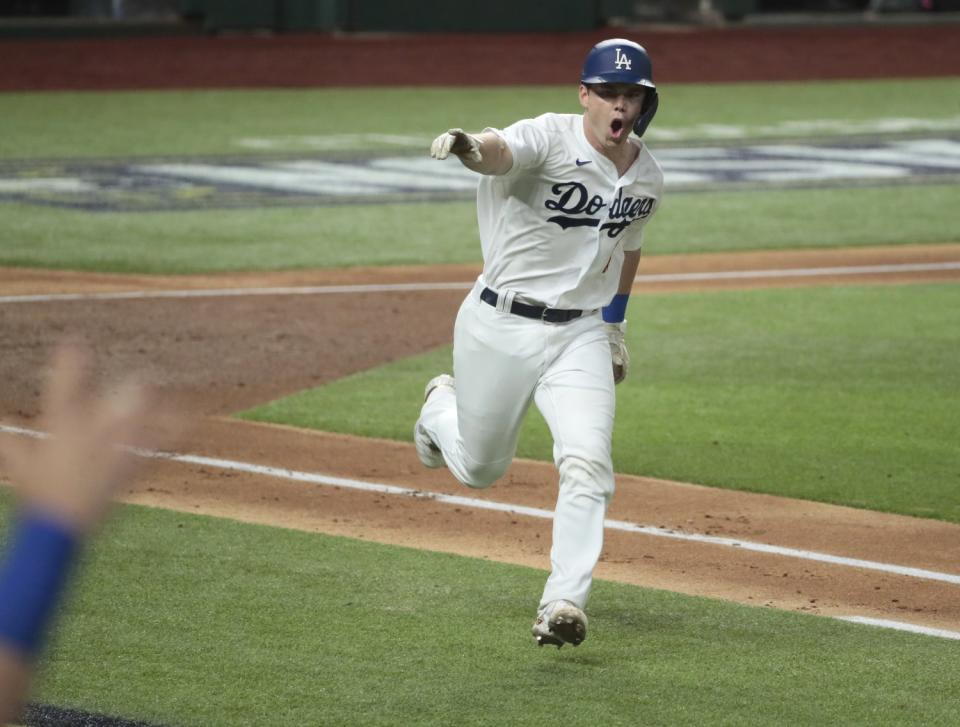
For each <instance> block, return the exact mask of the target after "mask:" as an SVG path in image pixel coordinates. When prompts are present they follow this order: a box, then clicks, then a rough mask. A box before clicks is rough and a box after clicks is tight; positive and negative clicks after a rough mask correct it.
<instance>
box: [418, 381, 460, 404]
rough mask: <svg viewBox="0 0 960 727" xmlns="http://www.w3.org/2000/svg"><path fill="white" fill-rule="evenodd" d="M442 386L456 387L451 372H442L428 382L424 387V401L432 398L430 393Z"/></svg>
mask: <svg viewBox="0 0 960 727" xmlns="http://www.w3.org/2000/svg"><path fill="white" fill-rule="evenodd" d="M440 386H446V387H448V388H451V389H456V388H457V387H456V384H454V382H453V377H452V376H451V375H450V374H440V375H439V376H434V377H433V378H432V379H430V380H429V381H428V382H427V385H426V386H425V387H424V388H423V403H424V404H426V403H427V399H429V398H430V394H432V393H433V390H434V389H436V388H437V387H440Z"/></svg>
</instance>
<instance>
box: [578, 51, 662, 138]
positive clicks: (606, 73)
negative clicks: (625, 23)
mask: <svg viewBox="0 0 960 727" xmlns="http://www.w3.org/2000/svg"><path fill="white" fill-rule="evenodd" d="M580 83H582V84H584V85H586V86H589V85H591V84H597V83H629V84H631V85H634V86H644V87H645V88H647V89H649V90H648V91H647V95H646V98H645V99H644V101H643V110H642V111H641V113H640V118H638V119H637V121H636V123H635V124H634V125H633V133H635V134H636V135H637V136H643V132H644V131H646V130H647V127H648V126H649V125H650V122H651V121H653V116H654V114H656V113H657V107H658V106H659V105H660V97H659V96H658V95H657V86H656V84H655V83H654V82H653V64H652V63H651V62H650V56H649V55H647V51H646V50H645V49H644V47H643V46H642V45H638V44H637V43H634V42H633V41H632V40H626V39H625V38H611V39H610V40H604V41H601V42H600V43H597V44H596V45H595V46H593V48H591V49H590V52H589V53H587V57H586V59H585V60H584V61H583V72H582V73H581V74H580Z"/></svg>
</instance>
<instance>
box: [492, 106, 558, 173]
mask: <svg viewBox="0 0 960 727" xmlns="http://www.w3.org/2000/svg"><path fill="white" fill-rule="evenodd" d="M484 131H492V132H493V133H494V134H496V135H497V136H499V137H500V138H501V139H503V140H504V141H505V142H507V146H508V147H510V153H511V154H512V155H513V166H512V167H511V168H510V171H509V172H507V174H506V175H504V176H510V175H513V174H516V173H517V172H520V171H522V170H525V169H535V168H536V167H539V166H540V165H542V164H543V162H544V161H545V160H546V158H547V153H548V152H549V150H550V137H549V135H548V134H547V131H546V129H545V128H544V127H543V125H542V124H541V123H540V122H539V120H538V119H524V120H523V121H517V122H516V123H514V124H511V125H510V126H508V127H507V128H505V129H493V128H486V129H484Z"/></svg>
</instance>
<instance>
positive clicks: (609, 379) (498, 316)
mask: <svg viewBox="0 0 960 727" xmlns="http://www.w3.org/2000/svg"><path fill="white" fill-rule="evenodd" d="M482 289H483V284H482V283H481V282H479V281H478V284H477V286H475V287H474V289H473V290H472V291H471V293H470V294H469V295H468V296H467V298H466V300H465V301H464V302H463V304H462V305H461V306H460V312H459V313H458V315H457V322H456V326H455V328H454V343H453V360H454V361H453V365H454V377H455V379H456V393H454V392H453V391H452V390H450V389H449V388H447V387H439V388H437V389H436V390H434V392H433V394H432V395H431V396H430V398H429V399H428V400H427V402H426V403H425V404H424V406H423V410H422V412H421V418H420V421H421V424H422V425H423V427H424V428H425V429H426V431H427V433H428V434H429V435H430V437H431V439H433V441H434V442H435V443H436V444H437V446H438V447H440V450H441V451H442V453H443V457H444V460H445V461H446V463H447V467H448V468H449V469H450V471H451V472H452V473H453V475H454V476H455V477H456V478H457V479H458V480H460V481H461V482H462V483H464V484H465V485H468V486H470V487H477V488H482V487H487V486H489V485H490V484H492V483H493V482H494V481H495V480H496V479H498V478H499V477H501V476H502V475H503V474H504V473H505V472H506V471H507V468H508V467H509V465H510V462H511V460H512V459H513V456H514V454H515V452H516V448H517V437H518V435H519V431H520V424H521V421H522V420H523V417H524V415H525V414H526V411H527V408H528V407H529V406H530V403H531V401H533V402H536V405H537V408H538V409H539V410H540V412H541V413H542V414H543V417H544V419H545V420H546V422H547V424H548V425H549V427H550V432H551V434H552V435H553V442H554V445H553V457H554V462H555V463H556V465H557V467H558V469H559V471H560V488H559V495H558V498H557V505H556V509H555V510H554V517H553V545H552V549H551V551H550V562H551V566H552V569H551V573H550V577H549V578H548V579H547V584H546V587H545V589H544V592H543V597H542V598H541V601H540V604H541V605H544V604H546V603H549V602H550V601H553V600H556V599H558V598H564V599H566V600H568V601H572V602H573V603H575V604H577V606H579V607H580V608H583V607H584V606H585V605H586V601H587V596H588V595H589V593H590V585H591V582H592V577H593V569H594V567H595V566H596V563H597V560H598V559H599V557H600V551H601V549H602V547H603V520H604V516H605V513H606V508H607V504H608V503H609V501H610V498H611V497H612V496H613V489H614V479H613V463H612V459H611V453H610V451H611V446H610V440H611V436H612V432H613V417H614V409H615V401H616V397H615V393H614V384H613V373H612V367H611V360H610V347H609V344H608V342H607V336H606V332H605V330H604V328H603V322H602V319H601V317H600V314H599V312H597V313H594V314H588V315H584V316H582V317H580V318H577V319H574V320H572V321H570V322H568V323H558V324H551V323H544V322H542V321H539V320H533V319H529V318H523V317H521V316H517V315H513V314H511V313H508V312H506V311H505V310H500V308H502V307H503V305H504V303H505V302H506V301H505V300H504V299H505V298H509V300H512V297H509V296H504V295H503V294H501V296H500V301H501V305H500V306H498V307H497V308H494V307H493V306H491V305H489V304H487V303H484V302H482V301H481V300H480V291H481V290H482Z"/></svg>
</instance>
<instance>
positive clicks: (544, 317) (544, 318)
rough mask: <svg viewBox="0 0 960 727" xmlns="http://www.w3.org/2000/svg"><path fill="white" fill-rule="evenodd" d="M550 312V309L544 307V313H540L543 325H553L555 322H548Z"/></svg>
mask: <svg viewBox="0 0 960 727" xmlns="http://www.w3.org/2000/svg"><path fill="white" fill-rule="evenodd" d="M549 312H550V309H549V308H547V307H546V306H544V307H543V312H542V313H540V321H541V322H542V323H553V321H548V320H547V314H548V313H549Z"/></svg>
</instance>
